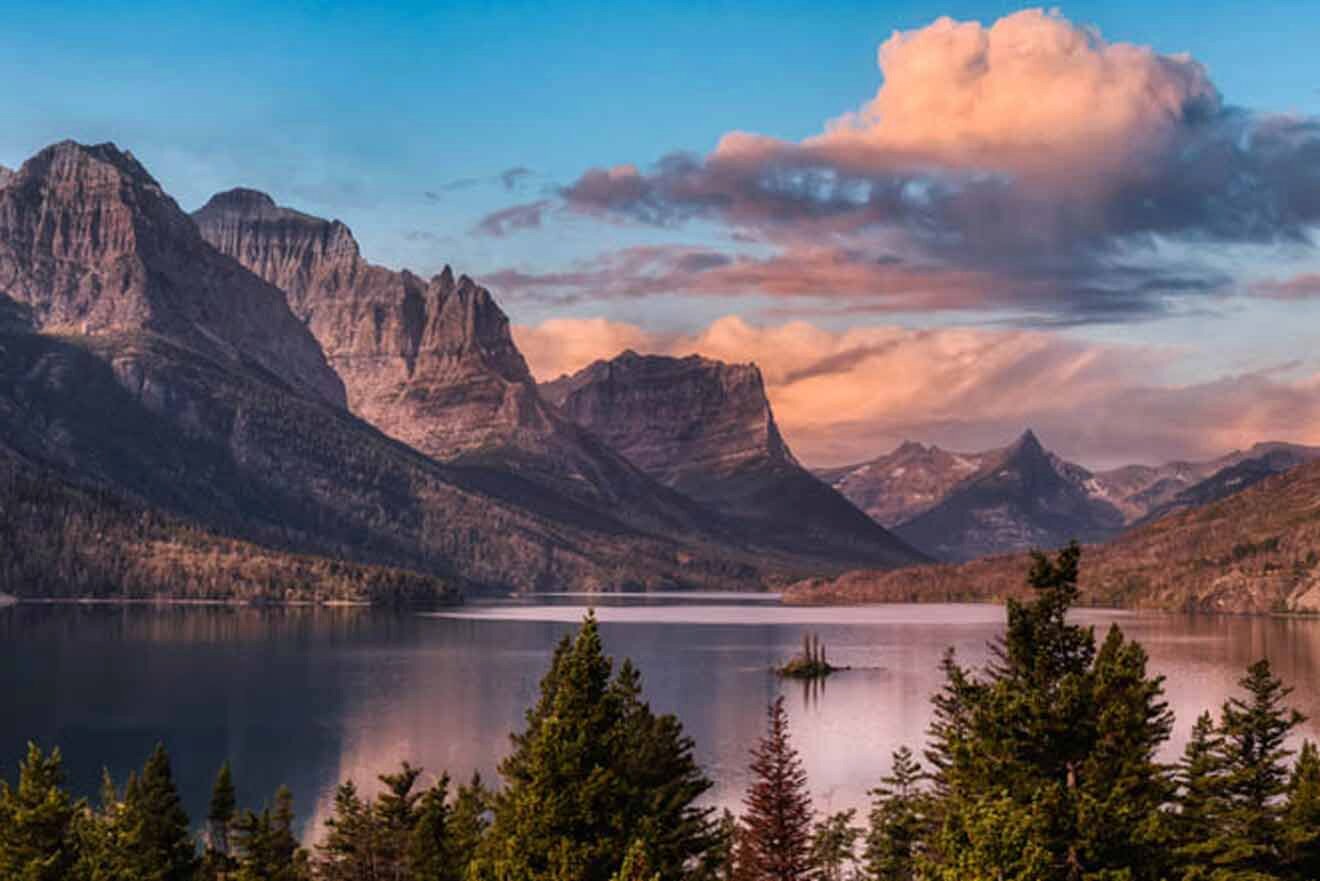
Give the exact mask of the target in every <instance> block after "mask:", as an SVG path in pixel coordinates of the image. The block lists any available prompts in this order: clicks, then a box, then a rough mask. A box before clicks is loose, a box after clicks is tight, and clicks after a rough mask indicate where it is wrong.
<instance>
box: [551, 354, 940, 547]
mask: <svg viewBox="0 0 1320 881" xmlns="http://www.w3.org/2000/svg"><path fill="white" fill-rule="evenodd" d="M542 389H543V392H544V394H545V396H546V397H547V399H548V400H550V401H552V402H554V403H555V404H557V405H558V406H559V407H560V410H561V412H563V413H564V415H565V416H567V417H568V418H569V419H572V420H573V421H574V422H576V423H577V424H579V425H581V426H583V427H584V428H586V429H587V430H588V431H590V432H591V433H592V434H595V435H597V436H598V437H600V438H601V439H602V440H604V442H605V443H606V444H608V445H609V446H610V447H611V448H613V449H615V450H617V451H619V452H620V453H621V454H623V456H624V457H625V458H627V459H628V460H629V461H631V462H633V463H635V464H636V465H637V466H638V467H640V468H641V469H642V470H643V471H645V472H646V473H647V474H649V475H651V476H652V477H654V478H656V479H657V480H659V481H661V482H662V483H664V484H665V485H667V486H671V487H674V488H675V489H678V490H679V491H681V492H683V493H685V494H687V495H690V496H691V497H693V498H695V499H697V500H698V501H700V502H702V503H704V504H707V505H709V506H711V507H712V508H714V509H716V510H717V511H719V512H720V513H722V514H723V515H725V516H726V517H729V518H731V519H733V520H734V521H737V522H739V523H741V524H742V526H743V528H744V529H745V530H746V531H747V532H748V533H749V534H750V535H753V536H756V537H757V538H758V539H759V540H760V541H761V542H762V543H764V544H767V545H773V546H776V547H779V548H784V549H792V550H793V551H794V552H796V553H803V554H809V555H813V556H817V557H820V558H832V559H833V560H834V561H835V563H836V564H844V563H846V561H848V560H857V559H873V560H876V561H879V562H880V563H881V564H884V565H891V564H895V563H900V562H905V561H911V560H913V559H916V558H918V557H919V555H917V554H915V552H913V551H912V549H911V548H909V547H907V546H906V545H904V544H903V543H902V542H901V541H899V540H897V539H895V538H894V537H893V536H892V535H890V534H889V533H888V532H886V531H885V530H884V529H883V528H881V527H880V526H879V525H878V524H876V523H874V522H873V521H871V520H870V519H869V518H868V517H867V516H866V515H865V514H863V513H862V512H861V511H859V510H858V509H857V508H855V507H854V506H853V505H852V504H851V503H849V502H848V501H847V500H846V499H844V498H843V497H842V496H840V495H839V494H838V493H836V492H835V491H834V490H832V489H830V488H829V487H828V486H826V485H825V484H823V483H821V482H820V481H819V480H818V479H816V478H815V477H814V476H812V475H811V474H810V473H808V472H807V471H806V470H805V469H804V468H803V467H802V466H801V465H799V464H798V462H797V460H796V459H795V458H794V457H793V454H792V452H791V451H790V450H789V448H788V445H787V444H786V443H785V442H784V439H783V437H782V435H780V433H779V428H778V426H777V425H776V424H775V419H774V414H773V412H772V411H771V409H770V402H769V401H768V400H767V398H766V396H765V388H764V384H763V382H762V379H761V374H760V371H759V370H758V369H757V368H756V367H755V366H754V365H750V364H744V365H730V364H724V363H721V362H719V361H712V360H709V359H706V358H701V357H698V356H691V357H688V358H670V357H663V356H642V355H638V354H636V353H635V352H625V353H623V354H622V355H619V356H618V357H617V358H615V359H613V360H611V361H598V362H596V363H595V364H592V365H590V366H588V367H586V368H584V369H583V370H582V371H580V372H578V373H577V374H575V375H573V376H568V377H563V378H561V379H559V380H555V381H554V382H551V383H547V384H546V385H544V386H543V387H542Z"/></svg>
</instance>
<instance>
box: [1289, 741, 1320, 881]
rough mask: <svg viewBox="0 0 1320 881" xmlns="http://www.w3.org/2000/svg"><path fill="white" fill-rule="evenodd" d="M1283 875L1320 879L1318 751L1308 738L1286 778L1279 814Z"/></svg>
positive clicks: (1309, 880) (1303, 880)
mask: <svg viewBox="0 0 1320 881" xmlns="http://www.w3.org/2000/svg"><path fill="white" fill-rule="evenodd" d="M1283 852H1284V872H1285V875H1286V876H1287V877H1288V878H1290V879H1295V881H1314V879H1317V878H1320V750H1317V749H1316V745H1315V743H1314V742H1312V741H1310V740H1308V741H1306V742H1305V743H1304V744H1302V751H1301V752H1300V753H1299V754H1298V756H1297V763H1296V765H1294V766H1293V772H1292V778H1291V779H1290V780H1289V781H1288V800H1287V807H1286V808H1285V810H1284V814H1283Z"/></svg>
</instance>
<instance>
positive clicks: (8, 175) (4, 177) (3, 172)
mask: <svg viewBox="0 0 1320 881" xmlns="http://www.w3.org/2000/svg"><path fill="white" fill-rule="evenodd" d="M13 179H14V170H13V169H12V168H6V167H5V166H3V165H0V189H3V188H4V187H7V186H9V182H10V181H11V180H13Z"/></svg>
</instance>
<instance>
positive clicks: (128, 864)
mask: <svg viewBox="0 0 1320 881" xmlns="http://www.w3.org/2000/svg"><path fill="white" fill-rule="evenodd" d="M121 810H122V813H121V815H120V816H119V818H118V825H119V827H120V837H119V847H120V848H122V850H123V855H124V858H125V869H126V870H127V873H128V874H127V877H130V878H134V879H137V881H191V879H192V877H193V872H194V871H195V870H196V868H197V864H198V860H197V846H196V844H195V842H194V841H193V839H192V835H191V832H190V829H189V825H190V824H189V820H188V814H187V812H186V811H184V809H183V802H182V801H181V800H180V799H179V791H178V789H177V788H176V787H175V785H174V773H173V771H172V770H171V769H170V758H169V754H168V753H166V752H165V747H164V745H163V744H161V745H157V746H156V749H155V750H154V751H153V752H152V754H151V756H150V757H148V759H147V762H146V764H145V765H143V767H142V773H141V774H140V775H138V776H134V777H130V779H129V783H128V786H127V787H126V789H125V791H124V799H123V805H122V809H121Z"/></svg>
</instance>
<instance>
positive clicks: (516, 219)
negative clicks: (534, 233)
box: [472, 199, 550, 237]
mask: <svg viewBox="0 0 1320 881" xmlns="http://www.w3.org/2000/svg"><path fill="white" fill-rule="evenodd" d="M549 208H550V201H549V200H547V199H541V200H539V201H536V202H524V203H523V204H521V205H512V206H510V207H508V208H503V209H501V210H499V211H496V212H494V213H492V214H487V215H486V216H485V217H483V218H482V219H481V220H479V221H478V222H477V225H476V226H474V227H473V228H472V233H473V235H484V236H496V237H499V236H506V235H508V234H509V233H511V232H514V231H517V230H527V229H539V228H540V226H541V219H542V217H543V216H544V215H545V212H546V211H547V210H548V209H549Z"/></svg>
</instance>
